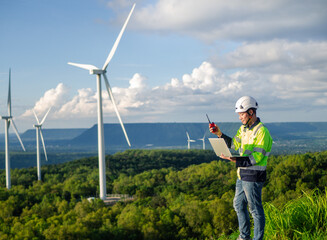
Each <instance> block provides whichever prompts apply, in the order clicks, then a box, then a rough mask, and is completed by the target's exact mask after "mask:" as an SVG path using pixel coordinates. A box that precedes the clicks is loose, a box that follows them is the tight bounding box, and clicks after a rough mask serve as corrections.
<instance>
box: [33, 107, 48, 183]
mask: <svg viewBox="0 0 327 240" xmlns="http://www.w3.org/2000/svg"><path fill="white" fill-rule="evenodd" d="M50 109H51V108H49V110H48V111H47V113H46V114H45V115H44V117H43V119H42V121H41V122H40V121H39V118H38V117H37V115H36V113H35V112H34V110H33V113H34V116H35V118H36V122H37V124H34V125H33V126H34V127H35V130H36V163H37V180H39V181H41V158H40V144H39V143H40V140H39V136H40V137H41V141H42V145H43V151H44V156H45V160H46V161H48V156H47V151H46V149H45V144H44V138H43V134H42V130H41V128H42V124H43V123H44V121H45V119H46V117H47V116H48V114H49V112H50Z"/></svg>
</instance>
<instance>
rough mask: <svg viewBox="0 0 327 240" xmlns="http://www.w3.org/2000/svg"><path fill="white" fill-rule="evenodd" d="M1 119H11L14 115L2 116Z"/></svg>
mask: <svg viewBox="0 0 327 240" xmlns="http://www.w3.org/2000/svg"><path fill="white" fill-rule="evenodd" d="M1 119H4V120H10V119H12V116H1Z"/></svg>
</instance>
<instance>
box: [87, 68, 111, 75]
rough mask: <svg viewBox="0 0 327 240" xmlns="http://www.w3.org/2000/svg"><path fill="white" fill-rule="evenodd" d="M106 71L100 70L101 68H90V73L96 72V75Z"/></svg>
mask: <svg viewBox="0 0 327 240" xmlns="http://www.w3.org/2000/svg"><path fill="white" fill-rule="evenodd" d="M106 72H107V71H106V70H102V69H91V70H90V74H96V75H101V74H105V73H106Z"/></svg>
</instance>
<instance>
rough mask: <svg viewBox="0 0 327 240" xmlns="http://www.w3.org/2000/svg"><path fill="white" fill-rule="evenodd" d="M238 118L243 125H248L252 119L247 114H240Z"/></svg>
mask: <svg viewBox="0 0 327 240" xmlns="http://www.w3.org/2000/svg"><path fill="white" fill-rule="evenodd" d="M238 116H239V117H238V118H239V119H240V120H241V122H242V124H246V123H247V122H248V121H249V119H250V116H249V114H248V113H247V112H240V113H238Z"/></svg>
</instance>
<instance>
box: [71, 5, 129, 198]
mask: <svg viewBox="0 0 327 240" xmlns="http://www.w3.org/2000/svg"><path fill="white" fill-rule="evenodd" d="M134 8H135V3H134V5H133V7H132V9H131V11H130V13H129V15H128V17H127V19H126V21H125V23H124V25H123V28H122V29H121V31H120V33H119V35H118V37H117V39H116V41H115V43H114V45H113V47H112V49H111V51H110V53H109V55H108V57H107V60H106V61H105V63H104V65H103V67H102V68H101V69H100V68H97V67H96V66H93V65H90V64H79V63H71V62H69V63H68V64H70V65H73V66H76V67H79V68H83V69H86V70H89V72H90V74H94V75H96V79H97V92H98V93H97V95H98V103H97V105H98V106H97V108H98V158H99V182H100V198H101V199H102V200H105V199H106V195H107V189H106V162H105V161H106V160H105V147H104V133H103V114H102V95H101V75H102V76H103V78H104V82H105V84H106V88H107V91H108V94H109V98H110V99H111V101H112V104H113V106H114V109H115V112H116V114H117V117H118V120H119V122H120V125H121V127H122V130H123V132H124V135H125V138H126V141H127V143H128V145H129V146H131V144H130V141H129V139H128V136H127V133H126V130H125V127H124V124H123V121H122V120H121V117H120V114H119V112H118V109H117V106H116V103H115V100H114V96H113V94H112V90H111V87H110V85H109V82H108V79H107V76H106V72H107V67H108V64H109V62H110V61H111V59H112V57H113V56H114V54H115V51H116V49H117V47H118V44H119V42H120V39H121V37H122V35H123V33H124V31H125V28H126V26H127V23H128V21H129V19H130V17H131V15H132V13H133V10H134Z"/></svg>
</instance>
